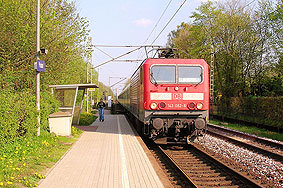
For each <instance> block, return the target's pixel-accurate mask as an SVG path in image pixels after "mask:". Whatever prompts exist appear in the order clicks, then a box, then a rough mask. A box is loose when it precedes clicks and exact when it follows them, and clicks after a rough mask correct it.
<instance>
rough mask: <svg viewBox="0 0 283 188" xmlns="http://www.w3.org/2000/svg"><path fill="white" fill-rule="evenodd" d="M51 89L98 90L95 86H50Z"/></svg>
mask: <svg viewBox="0 0 283 188" xmlns="http://www.w3.org/2000/svg"><path fill="white" fill-rule="evenodd" d="M49 87H50V88H55V89H75V88H78V89H79V90H84V89H87V88H98V86H97V85H95V84H69V85H49Z"/></svg>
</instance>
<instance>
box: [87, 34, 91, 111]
mask: <svg viewBox="0 0 283 188" xmlns="http://www.w3.org/2000/svg"><path fill="white" fill-rule="evenodd" d="M91 41H92V38H91V37H88V43H87V46H88V50H90V54H89V55H88V60H87V65H86V83H87V84H88V83H89V78H88V77H89V70H91V69H90V68H89V66H91V58H92V56H91V45H92V42H91ZM90 79H92V76H91V78H90ZM88 93H89V92H88V88H87V89H86V112H87V113H88V102H89V101H88Z"/></svg>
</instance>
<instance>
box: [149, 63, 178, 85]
mask: <svg viewBox="0 0 283 188" xmlns="http://www.w3.org/2000/svg"><path fill="white" fill-rule="evenodd" d="M150 77H151V82H152V83H155V84H158V83H176V66H172V65H168V66H167V65H166V66H165V65H154V66H153V67H152V68H151V73H150Z"/></svg>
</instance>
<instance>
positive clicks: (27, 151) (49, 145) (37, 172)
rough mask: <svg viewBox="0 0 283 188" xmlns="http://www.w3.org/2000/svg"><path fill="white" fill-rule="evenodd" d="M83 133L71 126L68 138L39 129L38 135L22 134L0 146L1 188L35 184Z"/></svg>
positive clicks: (34, 185)
mask: <svg viewBox="0 0 283 188" xmlns="http://www.w3.org/2000/svg"><path fill="white" fill-rule="evenodd" d="M81 133H82V131H81V130H78V129H77V128H75V127H72V134H73V135H74V136H71V137H59V136H56V135H55V134H50V133H48V132H45V131H42V132H41V135H40V136H39V137H37V136H34V137H30V138H25V137H21V138H19V139H18V140H16V141H15V142H13V143H8V144H6V145H5V147H1V148H0V153H1V154H0V169H1V170H0V187H37V182H38V181H39V180H40V179H43V178H45V176H44V175H43V174H45V173H46V172H47V169H48V168H50V167H52V166H53V165H54V164H55V163H56V162H57V161H58V160H59V159H60V158H61V157H62V155H64V153H66V151H67V150H68V149H69V148H70V147H71V145H72V144H73V143H74V142H75V141H76V139H77V138H78V137H79V136H80V134H81Z"/></svg>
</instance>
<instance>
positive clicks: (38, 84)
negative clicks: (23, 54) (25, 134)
mask: <svg viewBox="0 0 283 188" xmlns="http://www.w3.org/2000/svg"><path fill="white" fill-rule="evenodd" d="M36 15H37V16H36V60H39V53H40V0H37V14H36ZM36 109H37V112H38V116H37V126H38V127H37V136H40V72H38V71H37V70H36Z"/></svg>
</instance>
